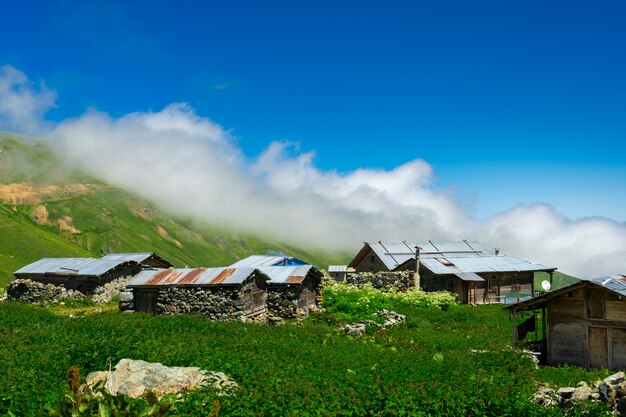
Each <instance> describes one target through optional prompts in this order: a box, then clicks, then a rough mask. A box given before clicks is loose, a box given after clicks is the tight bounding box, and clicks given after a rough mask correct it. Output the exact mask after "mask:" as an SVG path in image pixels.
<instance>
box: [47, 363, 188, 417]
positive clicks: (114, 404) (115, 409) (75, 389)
mask: <svg viewBox="0 0 626 417" xmlns="http://www.w3.org/2000/svg"><path fill="white" fill-rule="evenodd" d="M67 382H68V385H69V389H70V390H69V392H68V393H66V394H65V395H64V396H63V398H61V400H59V401H58V402H57V404H56V406H55V408H54V409H53V410H50V414H51V415H53V416H60V417H83V416H84V417H87V416H99V417H100V416H101V417H109V416H112V417H162V416H166V415H168V411H169V410H170V409H171V408H172V407H173V406H174V404H175V403H176V397H175V396H174V395H166V396H164V397H163V398H162V399H160V400H159V398H158V397H157V396H156V395H155V394H154V392H151V391H148V393H147V394H146V395H145V399H139V400H135V399H132V398H130V397H127V396H125V395H122V394H119V393H118V394H117V395H112V394H111V393H110V392H109V390H107V389H106V387H105V386H104V384H105V383H104V381H101V382H99V383H97V384H96V385H95V386H94V387H93V388H92V389H89V388H86V387H85V386H81V384H80V382H81V379H80V370H79V369H78V367H77V366H75V365H74V366H71V367H70V368H69V369H68V371H67Z"/></svg>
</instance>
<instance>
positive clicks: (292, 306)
mask: <svg viewBox="0 0 626 417" xmlns="http://www.w3.org/2000/svg"><path fill="white" fill-rule="evenodd" d="M300 292H301V291H297V290H296V289H295V288H293V287H292V288H278V289H272V290H271V291H268V292H267V311H268V315H269V316H270V317H271V316H275V317H281V318H283V319H293V318H296V317H297V316H298V313H299V311H298V299H299V297H300Z"/></svg>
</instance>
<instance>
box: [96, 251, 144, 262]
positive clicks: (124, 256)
mask: <svg viewBox="0 0 626 417" xmlns="http://www.w3.org/2000/svg"><path fill="white" fill-rule="evenodd" d="M153 255H154V252H134V253H109V254H107V255H104V256H103V257H102V258H100V259H104V260H111V261H134V262H137V263H139V264H140V263H142V262H143V261H145V260H146V259H148V258H149V257H151V256H153Z"/></svg>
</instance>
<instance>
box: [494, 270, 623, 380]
mask: <svg viewBox="0 0 626 417" xmlns="http://www.w3.org/2000/svg"><path fill="white" fill-rule="evenodd" d="M506 309H507V310H509V311H510V312H511V314H512V316H513V344H514V345H517V342H518V338H519V334H518V333H519V327H520V326H523V325H524V323H520V324H519V325H518V318H519V315H520V314H521V313H522V312H525V311H534V312H537V311H541V313H542V314H541V317H542V324H543V325H542V326H541V327H542V329H543V330H542V339H541V341H540V343H539V345H540V347H541V353H542V355H543V357H544V358H545V361H546V362H547V363H548V364H550V365H559V364H572V365H577V366H581V367H585V368H608V369H613V370H618V369H621V370H624V369H626V276H623V275H616V276H611V277H604V278H596V279H592V280H581V281H580V282H577V283H575V284H572V285H569V286H567V287H564V288H561V289H559V290H556V291H553V292H550V293H547V294H544V295H542V296H539V297H536V298H533V299H531V300H527V301H524V302H520V303H517V304H512V305H510V306H507V307H506Z"/></svg>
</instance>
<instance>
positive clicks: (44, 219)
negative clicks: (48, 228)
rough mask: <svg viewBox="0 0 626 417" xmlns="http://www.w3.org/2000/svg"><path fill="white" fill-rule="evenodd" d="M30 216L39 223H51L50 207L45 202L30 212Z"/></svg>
mask: <svg viewBox="0 0 626 417" xmlns="http://www.w3.org/2000/svg"><path fill="white" fill-rule="evenodd" d="M30 218H31V219H33V220H34V221H35V222H37V223H39V224H50V215H49V214H48V209H47V208H46V206H44V205H43V204H40V205H38V206H37V207H35V208H34V209H33V211H31V212H30Z"/></svg>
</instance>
